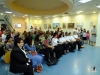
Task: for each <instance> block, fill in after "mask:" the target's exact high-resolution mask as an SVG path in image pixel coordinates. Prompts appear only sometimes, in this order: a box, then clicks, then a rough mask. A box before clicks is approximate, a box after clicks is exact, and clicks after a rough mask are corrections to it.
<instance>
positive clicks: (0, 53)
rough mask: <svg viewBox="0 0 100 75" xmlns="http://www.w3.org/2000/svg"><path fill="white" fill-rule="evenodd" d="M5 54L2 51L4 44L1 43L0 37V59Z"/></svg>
mask: <svg viewBox="0 0 100 75" xmlns="http://www.w3.org/2000/svg"><path fill="white" fill-rule="evenodd" d="M4 54H5V51H4V42H2V38H1V37H0V58H1V57H2V56H3V55H4Z"/></svg>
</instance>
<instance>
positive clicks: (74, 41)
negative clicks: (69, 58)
mask: <svg viewBox="0 0 100 75" xmlns="http://www.w3.org/2000/svg"><path fill="white" fill-rule="evenodd" d="M68 37H69V39H70V41H72V43H73V45H74V49H76V45H78V51H80V49H81V44H80V41H76V39H74V37H73V36H72V35H71V33H69V36H68Z"/></svg>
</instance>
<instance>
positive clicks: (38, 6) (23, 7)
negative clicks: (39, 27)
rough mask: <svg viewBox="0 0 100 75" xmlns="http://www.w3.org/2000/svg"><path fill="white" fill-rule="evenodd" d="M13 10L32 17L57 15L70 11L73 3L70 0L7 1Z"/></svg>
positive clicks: (6, 3) (7, 4)
mask: <svg viewBox="0 0 100 75" xmlns="http://www.w3.org/2000/svg"><path fill="white" fill-rule="evenodd" d="M4 3H5V5H6V6H7V7H8V8H10V9H11V10H14V11H18V12H21V13H23V14H30V15H40V16H44V15H55V14H60V13H64V12H66V11H70V10H72V8H73V6H74V5H73V3H72V2H71V1H70V0H5V1H4Z"/></svg>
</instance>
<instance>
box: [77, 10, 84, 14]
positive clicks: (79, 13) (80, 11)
mask: <svg viewBox="0 0 100 75" xmlns="http://www.w3.org/2000/svg"><path fill="white" fill-rule="evenodd" d="M82 12H84V11H78V12H76V13H78V14H80V13H82Z"/></svg>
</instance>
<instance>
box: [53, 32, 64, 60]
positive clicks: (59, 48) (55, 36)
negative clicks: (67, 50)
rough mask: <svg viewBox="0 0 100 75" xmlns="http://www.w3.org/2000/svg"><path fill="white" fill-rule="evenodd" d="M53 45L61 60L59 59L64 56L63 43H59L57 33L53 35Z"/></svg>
mask: <svg viewBox="0 0 100 75" xmlns="http://www.w3.org/2000/svg"><path fill="white" fill-rule="evenodd" d="M51 44H52V45H53V46H54V47H55V48H54V52H55V54H56V58H57V59H58V60H59V58H60V57H61V56H62V54H63V52H62V51H63V49H62V47H61V46H60V44H61V43H59V40H58V39H57V33H54V34H53V38H52V41H51Z"/></svg>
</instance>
